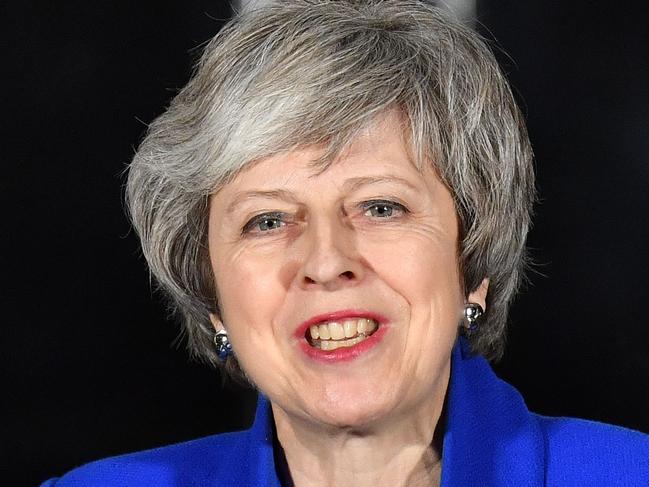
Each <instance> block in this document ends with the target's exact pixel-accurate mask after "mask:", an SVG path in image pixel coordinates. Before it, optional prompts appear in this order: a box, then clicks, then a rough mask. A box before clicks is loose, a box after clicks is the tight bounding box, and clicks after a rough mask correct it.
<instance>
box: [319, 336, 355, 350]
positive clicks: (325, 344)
mask: <svg viewBox="0 0 649 487" xmlns="http://www.w3.org/2000/svg"><path fill="white" fill-rule="evenodd" d="M366 338H367V335H365V334H360V335H358V336H356V337H354V338H348V339H347V340H316V341H314V342H313V346H314V347H316V348H319V349H321V350H336V349H337V348H345V347H353V346H354V345H356V344H357V343H360V342H362V341H363V340H365V339H366Z"/></svg>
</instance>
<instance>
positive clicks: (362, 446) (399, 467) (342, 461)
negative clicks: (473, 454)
mask: <svg viewBox="0 0 649 487" xmlns="http://www.w3.org/2000/svg"><path fill="white" fill-rule="evenodd" d="M443 392H445V390H444V391H443ZM444 395H445V394H444V393H442V394H441V397H440V396H439V395H437V394H435V395H434V396H435V397H433V398H432V400H430V401H428V402H427V403H426V404H424V405H422V407H421V408H419V409H418V411H415V412H413V411H410V412H408V413H404V414H402V415H401V416H399V417H396V418H390V420H389V421H388V420H386V421H383V422H381V423H376V424H372V425H364V426H362V427H346V428H340V427H333V426H327V425H322V424H318V423H315V422H311V421H308V420H304V419H302V418H296V417H292V416H291V415H290V414H288V413H286V412H285V411H284V410H283V409H281V408H280V407H277V406H275V405H273V415H274V418H275V425H276V428H277V438H278V440H279V443H280V445H281V446H282V449H283V453H284V458H285V461H286V467H287V470H288V472H287V474H288V475H287V477H289V478H290V481H289V482H288V485H293V486H295V487H310V486H319V487H322V486H336V487H346V486H354V487H364V486H371V487H376V486H377V485H390V486H395V487H398V486H420V485H421V486H427V487H428V486H437V485H439V484H440V476H441V446H442V437H443V431H442V430H443V426H442V425H443V421H440V418H441V416H442V409H443V403H444ZM438 425H439V426H438Z"/></svg>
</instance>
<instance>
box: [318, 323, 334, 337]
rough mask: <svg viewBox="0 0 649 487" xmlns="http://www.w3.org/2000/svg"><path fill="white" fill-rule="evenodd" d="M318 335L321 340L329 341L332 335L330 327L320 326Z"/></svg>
mask: <svg viewBox="0 0 649 487" xmlns="http://www.w3.org/2000/svg"><path fill="white" fill-rule="evenodd" d="M318 333H319V334H320V339H321V340H329V339H330V338H331V333H329V325H318Z"/></svg>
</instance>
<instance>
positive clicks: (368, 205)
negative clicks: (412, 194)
mask: <svg viewBox="0 0 649 487" xmlns="http://www.w3.org/2000/svg"><path fill="white" fill-rule="evenodd" d="M362 207H363V210H365V216H370V217H373V218H394V217H397V216H402V215H404V214H405V213H408V210H407V209H406V207H405V206H403V205H402V204H401V203H396V202H394V201H388V200H372V201H366V202H365V203H363V205H362Z"/></svg>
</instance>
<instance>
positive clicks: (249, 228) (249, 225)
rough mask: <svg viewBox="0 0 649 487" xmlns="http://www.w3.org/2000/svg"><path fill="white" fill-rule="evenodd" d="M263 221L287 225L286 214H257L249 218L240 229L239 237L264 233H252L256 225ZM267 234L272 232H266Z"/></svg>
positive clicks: (273, 212) (277, 212) (268, 212)
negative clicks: (279, 222)
mask: <svg viewBox="0 0 649 487" xmlns="http://www.w3.org/2000/svg"><path fill="white" fill-rule="evenodd" d="M263 220H281V221H283V222H284V223H288V221H289V218H288V214H287V213H284V212H281V211H266V212H263V213H259V214H257V215H255V216H253V217H251V218H250V219H249V220H248V221H247V222H246V223H245V224H244V225H243V228H241V235H246V234H250V233H266V232H261V231H258V232H254V231H253V227H254V226H255V225H257V224H258V223H259V222H261V221H263ZM268 232H272V230H268Z"/></svg>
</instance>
